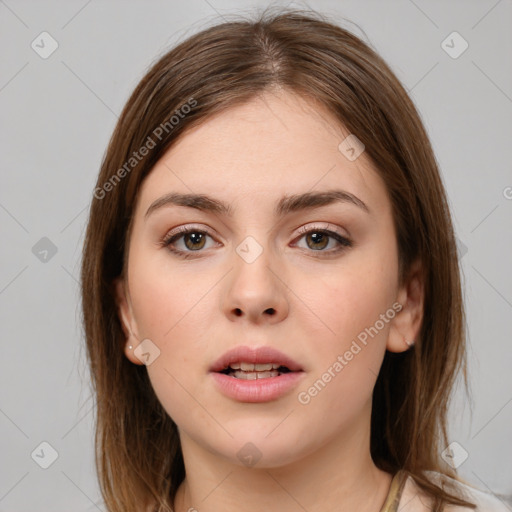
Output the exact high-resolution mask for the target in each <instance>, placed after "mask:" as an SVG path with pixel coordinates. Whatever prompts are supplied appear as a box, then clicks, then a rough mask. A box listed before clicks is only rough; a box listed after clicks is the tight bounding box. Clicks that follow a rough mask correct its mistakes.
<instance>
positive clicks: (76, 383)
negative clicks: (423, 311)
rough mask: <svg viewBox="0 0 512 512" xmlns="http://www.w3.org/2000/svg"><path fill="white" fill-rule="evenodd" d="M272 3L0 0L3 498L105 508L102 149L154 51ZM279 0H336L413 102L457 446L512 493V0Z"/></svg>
mask: <svg viewBox="0 0 512 512" xmlns="http://www.w3.org/2000/svg"><path fill="white" fill-rule="evenodd" d="M267 5H268V4H267V2H264V1H254V2H252V1H237V2H235V1H230V0H189V1H188V2H177V1H169V0H167V1H156V0H152V1H100V0H90V1H86V0H74V1H22V0H19V1H16V0H5V1H0V43H1V48H2V51H1V61H0V66H1V78H0V107H1V109H2V123H1V138H0V140H1V142H0V144H1V161H2V165H1V183H2V185H1V189H0V221H1V238H2V243H1V246H2V250H1V260H0V308H1V309H0V310H1V322H0V329H1V356H2V362H3V364H2V370H1V372H0V389H1V396H0V434H1V435H0V450H1V451H0V511H4V512H6V511H9V512H22V511H25V512H26V511H40V512H68V511H70V510H73V511H75V512H85V511H92V510H95V511H96V510H104V507H103V505H102V500H101V498H100V494H99V487H98V484H97V480H96V473H95V468H94V459H93V433H94V409H93V407H94V399H93V398H92V396H91V389H90V380H89V377H88V369H87V367H86V364H85V357H84V356H85V354H84V349H83V339H82V335H81V326H80V324H79V308H80V300H79V283H78V276H79V268H80V259H81V246H82V242H83V235H84V228H85V222H86V218H87V210H88V207H89V204H90V200H91V198H92V191H93V188H94V185H95V181H96V177H97V174H98V171H99V167H100V164H101V160H102V158H103V155H104V151H105V149H106V145H107V142H108V139H109V137H110V135H111V133H112V130H113V128H114V125H115V123H116V120H117V116H118V115H119V113H120V112H121V109H122V107H123V105H124V104H125V102H126V100H127V99H128V96H129V94H130V93H131V92H132V90H133V88H134V87H135V86H136V84H137V83H138V81H139V80H140V79H141V78H142V76H143V74H144V73H145V71H146V70H147V68H148V66H149V65H150V64H151V63H152V62H153V61H154V60H155V59H156V58H157V57H158V56H159V55H161V54H162V53H163V52H164V51H165V50H166V49H169V48H170V47H171V46H173V45H174V44H176V43H177V42H178V41H181V40H183V39H185V38H186V37H188V36H189V35H191V34H193V33H195V32H197V31H199V30H201V29H203V28H206V27H207V26H210V25H212V24H215V23H219V22H221V21H222V20H223V17H228V16H231V15H233V14H237V13H242V14H244V15H248V14H250V13H251V12H255V11H257V10H258V9H262V8H264V7H266V6H267ZM274 5H283V6H286V5H289V6H291V7H293V6H297V7H308V6H309V7H311V8H313V9H315V10H318V11H321V12H324V13H325V14H328V15H333V16H335V17H336V19H338V20H339V23H340V24H341V25H342V26H344V27H345V28H347V29H349V30H351V31H353V32H354V33H355V34H356V35H358V36H359V37H362V38H363V39H364V40H365V41H367V42H369V43H370V44H371V45H372V46H373V47H374V48H375V49H376V50H377V51H378V52H379V53H380V54H381V55H382V56H383V57H384V59H385V60H386V61H387V62H388V63H389V65H390V66H391V68H392V69H393V70H394V72H395V73H396V74H397V76H398V78H399V79H400V80H401V81H402V83H403V84H404V85H405V87H406V88H407V90H408V91H409V93H410V95H411V97H412V99H413V101H414V102H415V104H416V105H417V106H418V109H419V111H420V113H421V116H422V119H423V121H424V123H425V126H426V128H427V131H428V133H429V135H430V137H431V140H432V144H433V146H434V150H435V152H436V156H437V159H438V162H439V164H440V168H441V172H442V178H443V181H444V183H445V186H446V189H447V192H448V196H449V200H450V206H451V208H452V213H453V219H454V223H455V227H456V231H457V238H458V243H459V248H460V250H461V263H462V269H463V280H464V281H463V282H464V294H465V298H466V307H467V322H468V328H469V340H468V344H469V371H470V381H471V387H472V399H473V411H472V415H471V409H470V407H469V402H468V399H467V397H466V396H465V394H464V393H463V390H462V389H461V388H459V389H458V391H457V393H456V397H455V400H454V402H453V405H452V409H451V418H452V420H451V424H450V440H451V442H452V443H456V444H453V445H452V446H451V448H452V450H453V452H452V455H453V458H454V460H457V461H458V464H460V465H459V472H460V474H461V475H462V476H463V477H464V478H466V479H467V480H468V481H469V482H470V483H473V484H474V485H476V486H478V487H480V488H482V489H486V490H490V491H493V492H495V493H497V494H499V495H501V496H502V497H503V499H506V498H505V495H511V494H512V436H511V431H512V428H511V427H512V373H511V372H510V368H511V366H512V355H511V354H512V349H511V344H512V343H511V342H512V340H511V336H510V319H511V318H512V273H511V269H510V267H511V266H510V262H511V261H512V260H511V257H510V256H511V254H512V251H511V249H512V236H511V235H512V222H511V220H512V172H511V162H512V144H511V141H512V123H511V121H512V58H511V56H512V30H511V21H512V2H511V0H500V1H496V0H478V1H477V0H473V1H469V0H464V1H441V0H436V1H432V0H431V1H427V0H414V1H413V0H396V1H370V0H362V1H361V0H359V1H356V0H354V1H334V0H331V1H328V0H322V1H321V0H315V1H313V0H311V2H310V3H309V4H306V3H290V2H275V3H274ZM43 32H46V33H47V34H43V35H41V34H42V33H43ZM454 32H457V34H453V33H454ZM41 40H43V42H41ZM466 45H467V48H466ZM54 47H55V48H56V49H55V50H54V51H53V53H51V54H50V55H47V54H45V52H46V53H49V52H51V50H53V49H54ZM464 48H466V49H465V51H463V52H462V53H460V52H461V51H462V50H463V49H464ZM459 53H460V54H459ZM41 443H47V444H41ZM463 459H464V460H463ZM462 460H463V461H462ZM461 461H462V462H461ZM48 464H50V465H49V467H47V469H44V468H43V467H42V466H44V465H48ZM509 506H510V508H511V510H512V505H509Z"/></svg>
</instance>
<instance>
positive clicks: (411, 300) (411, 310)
mask: <svg viewBox="0 0 512 512" xmlns="http://www.w3.org/2000/svg"><path fill="white" fill-rule="evenodd" d="M409 276H410V277H409V279H408V280H407V282H406V284H405V285H404V286H403V287H402V288H401V289H400V290H399V293H398V297H397V302H398V303H399V304H400V305H401V306H402V308H401V309H400V311H399V312H398V313H397V314H396V316H395V317H394V318H393V320H392V321H391V326H390V330H389V335H388V341H387V344H386V349H387V350H388V351H389V352H396V353H398V352H405V351H406V350H409V349H410V348H411V347H412V346H413V345H414V343H415V342H416V341H417V340H418V336H419V333H420V329H421V323H422V320H423V304H424V284H423V283H424V279H423V273H422V268H421V263H420V262H419V261H415V262H414V264H413V265H411V270H410V272H409Z"/></svg>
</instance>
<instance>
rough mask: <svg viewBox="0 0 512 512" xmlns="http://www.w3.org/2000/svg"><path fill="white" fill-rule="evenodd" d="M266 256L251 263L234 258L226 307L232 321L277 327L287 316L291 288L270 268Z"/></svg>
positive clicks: (265, 252) (281, 273)
mask: <svg viewBox="0 0 512 512" xmlns="http://www.w3.org/2000/svg"><path fill="white" fill-rule="evenodd" d="M267 253H268V251H263V253H262V254H260V256H259V257H258V258H257V259H256V260H255V261H252V262H250V263H249V262H248V261H245V260H244V259H243V258H242V257H240V256H239V255H238V254H236V253H235V254H234V267H233V269H232V271H231V272H230V273H229V275H228V280H227V285H226V293H225V298H224V305H223V306H224V307H223V309H224V313H225V314H226V315H227V316H228V318H229V319H230V320H231V321H243V320H244V319H245V320H246V321H247V322H251V323H254V324H262V323H270V324H274V323H278V322H281V321H283V319H284V318H286V317H287V316H288V310H289V303H288V299H287V290H288V286H287V285H286V284H285V282H284V280H283V279H282V275H283V272H280V271H279V270H278V269H277V270H276V269H274V268H271V265H270V263H271V262H270V261H269V258H268V257H267ZM275 266H276V265H275V264H274V265H273V267H275Z"/></svg>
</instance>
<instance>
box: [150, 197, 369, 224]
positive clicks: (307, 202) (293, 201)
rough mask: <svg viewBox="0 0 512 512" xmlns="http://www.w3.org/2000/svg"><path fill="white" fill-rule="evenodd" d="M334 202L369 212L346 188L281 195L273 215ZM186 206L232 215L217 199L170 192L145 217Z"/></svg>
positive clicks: (153, 204)
mask: <svg viewBox="0 0 512 512" xmlns="http://www.w3.org/2000/svg"><path fill="white" fill-rule="evenodd" d="M334 203H349V204H353V205H355V206H357V207H358V208H360V209H362V210H364V211H365V212H366V213H370V209H369V208H368V206H367V205H366V204H365V203H364V202H363V201H362V200H361V199H359V198H358V197H357V196H355V195H354V194H351V193H350V192H347V191H346V190H327V191H324V192H305V193H303V194H295V195H288V196H283V197H282V198H281V199H280V200H279V201H278V203H277V204H276V206H275V209H274V215H275V216H276V217H281V216H284V215H287V214H289V213H291V212H297V211H301V210H308V209H310V208H317V207H320V206H327V205H330V204H334ZM172 205H175V206H187V207H189V208H196V209H197V210H201V211H205V212H212V213H217V214H220V215H225V216H228V217H232V216H233V209H232V207H231V205H227V204H225V203H223V202H222V201H219V200H218V199H215V198H213V197H209V196H207V195H204V194H180V193H177V192H171V193H169V194H166V195H164V196H162V197H160V198H158V199H157V200H156V201H154V202H153V203H152V204H151V206H150V207H149V208H148V209H147V211H146V214H145V216H144V217H145V219H147V218H148V217H149V216H150V215H151V214H152V213H153V212H155V211H156V210H158V209H160V208H163V207H164V206H172Z"/></svg>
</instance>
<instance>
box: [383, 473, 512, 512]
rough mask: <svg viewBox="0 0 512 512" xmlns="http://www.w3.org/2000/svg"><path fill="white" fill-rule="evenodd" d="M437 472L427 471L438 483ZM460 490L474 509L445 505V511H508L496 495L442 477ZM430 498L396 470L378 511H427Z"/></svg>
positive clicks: (412, 481)
mask: <svg viewBox="0 0 512 512" xmlns="http://www.w3.org/2000/svg"><path fill="white" fill-rule="evenodd" d="M440 476H442V475H440V474H439V473H435V472H429V477H431V478H432V480H433V481H435V482H436V483H439V482H440V481H439V477H440ZM444 478H446V479H447V480H449V481H450V482H452V483H454V484H455V485H456V486H457V488H458V490H460V494H461V497H463V498H464V499H466V500H467V501H469V502H471V503H474V504H475V505H477V508H476V509H472V508H469V507H460V506H455V505H445V508H444V510H445V512H469V511H472V512H510V510H511V508H509V507H508V506H507V505H506V504H505V503H504V502H502V501H501V500H500V499H499V498H497V497H496V496H493V495H492V494H490V493H487V492H483V491H480V490H478V489H475V488H473V487H471V486H469V485H467V484H464V483H462V482H459V481H456V480H454V479H452V478H449V477H444ZM430 504H431V498H429V497H428V496H427V495H426V494H425V493H424V491H422V490H421V489H420V488H419V487H418V485H417V484H416V482H415V481H414V479H413V478H412V477H411V476H408V475H407V474H406V473H405V472H404V471H398V472H397V473H396V474H395V476H394V477H393V479H392V481H391V486H390V488H389V492H388V496H387V498H386V501H385V503H384V505H383V507H382V508H381V510H380V512H429V511H430V510H431V506H430Z"/></svg>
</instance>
